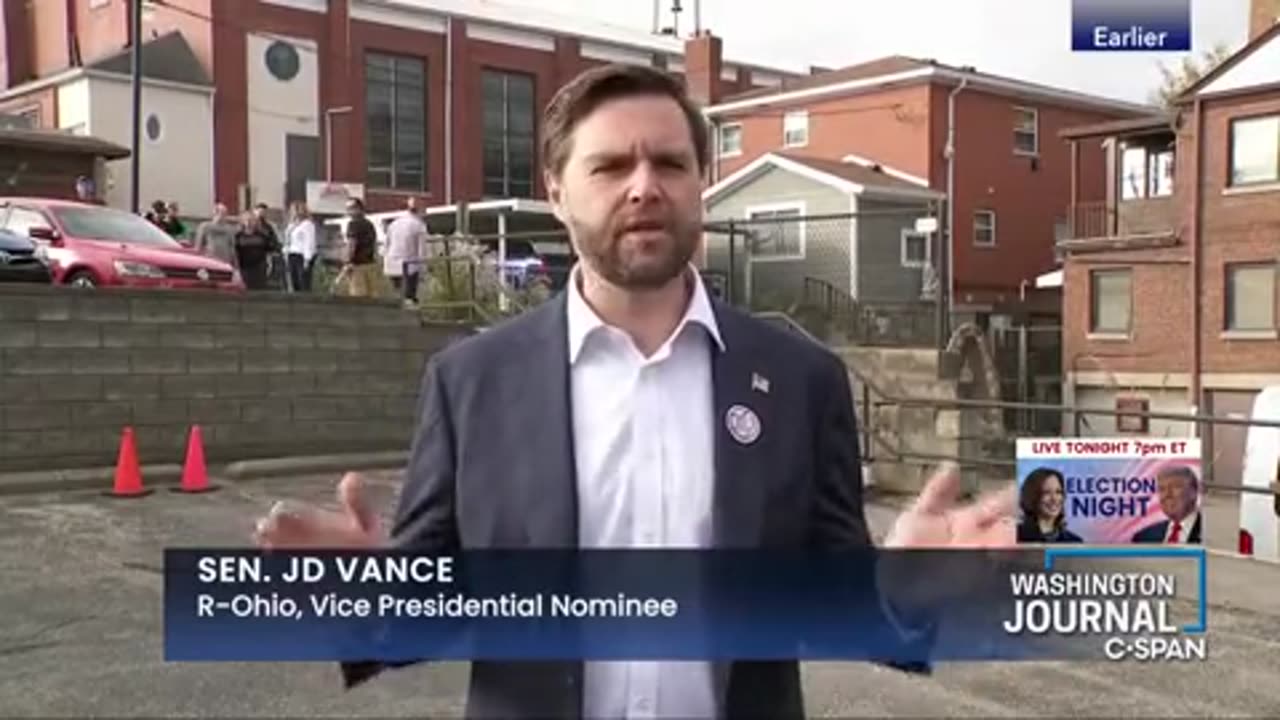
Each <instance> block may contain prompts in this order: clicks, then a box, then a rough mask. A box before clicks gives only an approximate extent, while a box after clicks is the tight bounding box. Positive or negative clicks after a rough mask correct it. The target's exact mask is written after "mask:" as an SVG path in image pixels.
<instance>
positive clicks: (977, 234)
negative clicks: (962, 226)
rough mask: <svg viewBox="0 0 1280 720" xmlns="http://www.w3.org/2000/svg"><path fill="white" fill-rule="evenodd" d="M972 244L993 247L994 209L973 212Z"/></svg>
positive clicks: (994, 234)
mask: <svg viewBox="0 0 1280 720" xmlns="http://www.w3.org/2000/svg"><path fill="white" fill-rule="evenodd" d="M973 244H974V245H979V246H981V247H993V246H994V245H995V244H996V211H995V210H975V211H974V212H973Z"/></svg>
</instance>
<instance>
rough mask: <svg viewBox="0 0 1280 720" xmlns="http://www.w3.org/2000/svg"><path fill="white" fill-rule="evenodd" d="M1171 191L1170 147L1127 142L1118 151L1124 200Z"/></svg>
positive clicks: (1171, 167) (1121, 195)
mask: <svg viewBox="0 0 1280 720" xmlns="http://www.w3.org/2000/svg"><path fill="white" fill-rule="evenodd" d="M1172 194H1173V150H1170V149H1168V148H1167V147H1147V146H1143V145H1130V146H1127V147H1125V148H1124V150H1123V151H1122V153H1121V178H1120V197H1121V198H1122V199H1124V200H1138V199H1141V198H1154V197H1167V196H1169V195H1172Z"/></svg>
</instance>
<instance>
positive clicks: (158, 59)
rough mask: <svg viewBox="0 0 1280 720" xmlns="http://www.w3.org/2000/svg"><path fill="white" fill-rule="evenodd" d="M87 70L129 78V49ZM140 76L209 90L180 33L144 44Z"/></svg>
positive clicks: (204, 76)
mask: <svg viewBox="0 0 1280 720" xmlns="http://www.w3.org/2000/svg"><path fill="white" fill-rule="evenodd" d="M88 68H89V69H90V70H101V71H103V72H109V73H116V74H119V75H129V74H131V73H132V72H133V50H132V49H126V50H124V51H123V52H119V53H116V54H115V55H112V56H110V57H107V58H104V59H102V60H99V61H97V62H95V63H92V64H90V65H89V66H88ZM142 75H143V76H144V77H147V78H150V79H152V80H168V81H170V82H176V83H183V84H186V85H201V86H204V87H212V86H213V82H212V81H211V80H210V79H209V75H208V73H206V72H205V71H204V66H202V65H201V64H200V59H199V58H197V57H196V54H195V52H194V51H193V50H192V49H191V45H189V44H188V43H187V39H186V38H184V37H183V36H182V33H180V32H178V31H176V30H175V31H173V32H170V33H167V34H165V35H161V36H160V37H158V38H156V39H154V40H151V41H149V42H147V43H144V44H143V46H142Z"/></svg>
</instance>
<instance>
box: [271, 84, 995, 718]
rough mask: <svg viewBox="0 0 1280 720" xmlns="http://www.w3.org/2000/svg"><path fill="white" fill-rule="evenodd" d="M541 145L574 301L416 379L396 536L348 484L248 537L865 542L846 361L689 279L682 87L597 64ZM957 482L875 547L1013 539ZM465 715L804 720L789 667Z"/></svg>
mask: <svg viewBox="0 0 1280 720" xmlns="http://www.w3.org/2000/svg"><path fill="white" fill-rule="evenodd" d="M544 130H545V134H546V137H545V140H544V144H543V152H542V157H543V160H544V163H545V170H544V172H545V179H546V186H547V189H548V196H549V199H550V201H551V202H552V204H553V205H554V207H555V212H556V215H557V217H559V219H560V220H561V221H562V222H563V223H564V224H565V225H566V226H567V227H568V228H569V231H570V233H571V236H572V240H573V243H574V246H575V248H576V250H577V253H578V255H579V256H580V258H581V262H580V264H579V265H578V266H577V267H576V268H575V269H574V270H573V273H572V276H571V278H570V281H569V284H568V287H567V289H566V291H565V292H563V293H561V294H560V295H558V296H557V297H556V298H555V299H554V300H552V301H549V302H547V303H545V304H543V305H541V306H539V307H537V308H535V309H533V310H531V311H529V312H527V313H525V314H524V315H522V316H520V317H518V318H517V319H515V320H513V321H510V322H508V323H507V324H505V325H502V326H499V327H495V328H493V329H491V330H489V331H488V332H485V333H482V334H480V335H478V336H476V337H474V338H471V339H468V340H465V341H463V342H461V343H458V344H456V345H453V346H451V347H450V348H448V349H446V350H443V351H441V352H439V353H437V354H436V355H435V356H434V357H433V358H432V359H431V361H430V362H429V363H428V367H427V371H426V374H425V378H424V384H423V394H422V399H421V405H420V414H419V427H418V431H417V433H416V437H415V439H414V442H413V447H412V451H411V459H410V463H409V467H408V477H407V479H406V482H405V486H404V489H403V491H402V493H401V498H400V508H399V513H398V516H397V519H396V521H395V523H394V526H393V527H392V528H391V529H390V532H389V533H385V532H384V531H383V529H382V528H381V526H380V525H379V523H378V521H377V519H376V517H377V516H376V513H374V511H373V510H372V509H371V508H369V507H368V506H367V505H366V504H365V502H364V500H363V497H362V494H361V487H362V486H361V481H360V479H359V478H358V477H356V476H349V477H347V478H344V479H343V481H342V483H340V485H339V496H340V498H341V502H342V506H343V510H342V511H341V512H339V513H332V512H325V511H320V510H316V509H310V508H300V509H289V508H286V507H284V506H277V507H276V508H273V510H272V512H271V513H270V514H269V515H268V517H266V518H264V519H263V520H262V521H260V523H259V525H258V531H257V538H258V542H259V543H260V544H261V545H263V546H264V547H306V546H312V547H315V546H326V547H378V546H385V545H388V544H390V545H394V546H401V547H404V546H407V547H412V548H414V549H415V550H422V551H424V552H432V551H445V552H448V551H451V550H458V549H479V548H489V547H505V548H511V547H527V548H573V547H583V548H599V547H614V548H618V547H626V548H659V547H696V548H710V547H739V548H743V547H748V548H749V547H762V546H770V547H786V546H790V547H818V546H823V547H841V546H843V547H858V546H867V545H869V544H870V543H871V540H870V537H869V533H868V530H867V525H866V521H865V518H864V516H863V507H862V479H861V469H860V467H861V459H860V457H859V453H858V448H857V430H856V428H855V426H854V414H853V410H852V406H851V405H852V403H851V394H850V390H849V382H848V376H847V373H846V370H845V368H844V366H843V364H842V363H841V362H840V360H839V359H838V358H837V357H836V356H835V355H834V354H832V353H830V352H828V351H826V350H825V349H823V348H821V347H819V346H818V345H816V344H814V343H811V342H809V341H808V340H805V339H802V338H800V337H798V336H794V335H792V334H789V333H787V332H785V331H782V330H778V329H775V328H773V327H771V326H769V325H767V324H765V323H762V322H760V321H758V320H756V319H753V318H752V317H750V316H749V315H746V314H743V313H740V312H738V311H737V310H734V309H732V308H730V307H727V306H725V305H722V304H720V303H718V302H713V301H712V300H711V299H710V298H709V296H708V294H707V291H706V289H705V288H704V287H703V285H702V282H701V280H700V278H699V276H698V274H697V272H696V271H694V269H693V268H692V267H691V265H690V259H691V258H692V256H693V253H694V252H695V250H696V248H697V245H698V243H699V240H700V237H701V231H702V200H701V191H702V178H703V174H704V173H705V172H706V169H707V164H708V161H709V156H710V153H709V150H708V147H707V144H708V143H707V137H708V135H707V133H706V132H705V128H704V126H703V123H702V120H701V115H700V113H699V112H698V110H697V109H696V108H695V107H694V106H693V105H692V104H691V103H690V102H689V100H688V99H687V97H686V96H685V94H684V92H683V90H682V89H681V88H680V86H679V85H678V84H677V83H676V82H674V81H673V80H671V79H670V78H669V77H668V76H667V75H665V74H664V73H662V72H660V71H657V70H652V69H648V68H638V67H625V66H608V67H602V68H596V69H593V70H590V71H587V72H586V73H584V74H583V75H581V76H580V77H579V78H578V79H576V80H575V81H574V82H572V83H570V84H569V85H567V86H566V87H564V88H563V89H562V90H560V92H559V93H558V94H557V95H556V97H555V99H554V100H553V101H552V102H551V105H550V106H549V107H548V109H547V113H546V117H545V119H544ZM531 378H533V379H535V381H534V382H530V379H531ZM530 449H534V450H535V451H534V452H532V453H530ZM513 457H519V458H521V460H520V461H519V462H512V460H511V458H513ZM957 490H958V484H957V479H956V477H955V476H954V475H953V474H948V475H946V476H944V477H942V478H941V479H939V480H938V481H936V482H934V483H932V484H931V485H930V487H929V488H928V489H927V490H926V492H925V494H924V495H922V497H921V499H920V501H919V502H918V503H917V505H916V507H915V508H914V509H913V510H912V511H911V512H909V513H908V514H907V515H904V516H903V519H900V520H899V522H898V524H897V525H896V526H895V528H894V530H893V532H892V537H891V538H890V541H889V543H890V544H893V545H911V546H922V545H942V546H949V545H953V544H965V545H976V546H991V545H1001V546H1012V545H1013V543H1014V533H1013V524H1012V516H1013V511H1014V496H1013V494H1012V492H1005V493H1003V494H1002V495H1001V496H999V497H994V498H991V499H988V500H987V501H986V502H985V503H984V504H983V505H981V506H979V507H977V508H967V509H963V510H953V509H952V508H951V507H950V506H949V503H948V502H947V496H948V495H949V494H954V493H955V492H956V491H957ZM383 667H384V666H382V665H380V664H376V663H370V664H348V665H345V666H344V676H345V678H346V682H347V683H348V685H354V684H356V683H359V682H362V681H365V680H367V679H368V678H370V677H372V676H373V675H374V674H375V673H377V672H379V671H380V670H381V669H382V668H383ZM468 715H469V716H471V717H508V718H510V717H522V718H533V717H558V718H578V717H589V718H594V717H607V718H619V717H631V716H650V717H682V718H700V717H731V718H733V717H742V716H759V717H769V718H801V717H803V716H804V704H803V700H802V697H801V685H800V673H799V666H798V663H796V662H734V663H698V662H679V663H668V662H638V663H627V662H588V663H580V662H535V663H505V662H475V663H472V681H471V688H470V693H469V698H468Z"/></svg>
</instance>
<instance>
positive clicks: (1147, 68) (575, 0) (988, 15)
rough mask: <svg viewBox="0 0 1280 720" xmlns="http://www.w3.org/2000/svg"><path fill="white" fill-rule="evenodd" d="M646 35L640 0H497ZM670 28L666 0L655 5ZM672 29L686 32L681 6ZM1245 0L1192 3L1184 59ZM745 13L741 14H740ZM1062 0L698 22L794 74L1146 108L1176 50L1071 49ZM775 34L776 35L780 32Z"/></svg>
mask: <svg viewBox="0 0 1280 720" xmlns="http://www.w3.org/2000/svg"><path fill="white" fill-rule="evenodd" d="M506 2H508V3H513V4H521V5H536V6H538V7H540V8H543V9H545V10H548V11H553V12H560V13H570V14H574V15H578V16H580V17H583V16H585V17H592V18H596V19H599V20H603V21H606V22H611V23H613V24H616V25H626V26H629V27H632V28H635V29H638V30H642V31H647V30H649V28H650V27H651V25H652V21H653V4H652V2H651V1H650V0H506ZM661 4H662V7H663V18H664V22H666V23H669V22H670V17H671V15H670V13H669V12H668V9H669V8H670V7H671V5H672V2H671V0H661ZM681 4H682V5H683V6H684V9H685V11H684V12H683V13H682V17H681V19H680V31H681V34H682V35H685V34H687V33H688V32H689V31H690V30H691V29H692V27H693V5H694V0H683V1H682V3H681ZM1248 6H1249V0H1193V1H1192V14H1193V23H1194V25H1193V27H1192V31H1191V41H1192V44H1193V46H1194V50H1193V54H1195V55H1197V56H1198V55H1199V54H1200V53H1201V52H1202V51H1204V50H1206V49H1208V48H1211V47H1213V46H1214V45H1217V44H1219V43H1222V44H1226V45H1227V46H1228V47H1229V48H1230V49H1232V50H1235V49H1237V48H1239V47H1240V46H1241V45H1243V44H1244V42H1245V40H1246V35H1247V33H1248ZM748 8H750V10H748ZM1070 25H1071V1H1070V0H785V1H783V2H778V1H774V2H769V3H766V2H763V1H762V0H702V26H703V27H704V28H706V29H709V30H711V31H712V32H713V33H715V34H716V35H718V36H720V37H722V38H724V43H725V49H726V51H727V53H729V54H733V55H736V56H745V57H747V58H749V59H752V60H755V61H758V62H762V63H767V64H776V65H780V66H782V67H788V68H791V67H794V68H795V69H801V68H807V67H808V66H809V65H820V66H823V67H840V66H843V65H852V64H854V63H858V62H862V61H864V60H869V59H873V58H876V57H880V56H884V55H893V54H903V55H912V56H916V57H925V58H929V57H932V58H936V59H937V60H939V61H940V62H945V63H949V64H953V65H973V66H974V67H975V68H977V69H978V70H980V71H986V72H991V73H995V74H998V75H1007V76H1011V77H1015V78H1019V79H1024V80H1030V81H1035V82H1042V83H1047V84H1051V85H1057V86H1060V87H1066V88H1071V89H1075V90H1081V91H1085V92H1092V93H1097V94H1101V95H1107V96H1110V97H1115V98H1120V99H1125V100H1132V101H1137V102H1146V101H1148V100H1149V99H1150V98H1149V93H1150V91H1151V90H1152V89H1153V88H1155V87H1157V86H1158V85H1159V81H1160V72H1159V70H1158V63H1161V62H1163V63H1165V64H1169V65H1172V64H1175V63H1178V62H1180V60H1181V58H1182V56H1183V55H1185V53H1074V52H1072V51H1071V48H1070V34H1069V33H1070ZM784 33H785V35H784Z"/></svg>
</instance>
